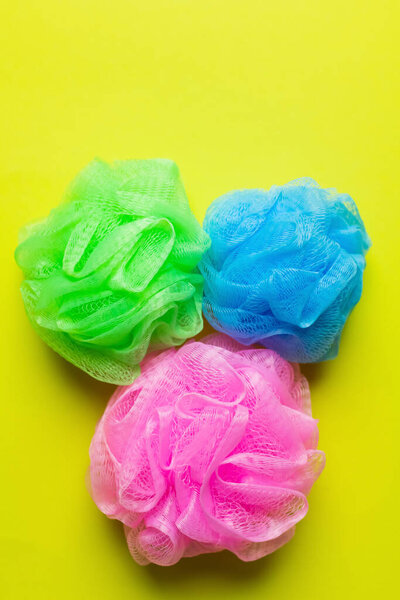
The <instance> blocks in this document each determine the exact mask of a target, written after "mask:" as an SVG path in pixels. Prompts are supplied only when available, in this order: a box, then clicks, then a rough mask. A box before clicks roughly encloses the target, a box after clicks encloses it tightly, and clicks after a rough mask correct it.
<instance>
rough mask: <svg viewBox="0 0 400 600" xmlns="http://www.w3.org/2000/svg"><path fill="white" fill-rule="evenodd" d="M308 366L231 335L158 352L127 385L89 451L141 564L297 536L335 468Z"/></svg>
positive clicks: (96, 477) (250, 552)
mask: <svg viewBox="0 0 400 600" xmlns="http://www.w3.org/2000/svg"><path fill="white" fill-rule="evenodd" d="M317 442H318V428H317V422H316V421H315V420H314V419H313V418H312V417H311V405H310V396H309V389H308V384H307V381H306V379H305V378H304V377H303V376H302V375H301V373H300V370H299V368H298V366H297V365H291V364H290V363H288V362H286V361H285V360H284V359H282V358H281V357H280V356H279V355H278V354H276V353H275V352H274V351H272V350H267V349H254V348H244V347H243V346H241V345H240V344H238V343H237V342H235V341H234V340H232V339H230V338H228V337H227V336H224V335H222V334H215V335H211V336H209V337H207V338H205V339H204V340H203V341H202V342H188V343H186V344H185V345H184V346H183V347H181V348H180V349H179V350H176V349H170V350H167V351H165V352H163V353H162V354H159V355H158V356H150V357H149V358H147V359H146V360H145V361H144V363H143V368H142V374H141V375H140V376H139V377H138V378H137V379H136V380H135V382H134V383H133V384H132V385H130V386H127V387H121V388H119V389H117V391H116V393H115V394H114V395H113V396H112V398H111V400H110V402H109V404H108V406H107V408H106V410H105V413H104V415H103V417H102V418H101V420H100V422H99V424H98V426H97V429H96V432H95V435H94V438H93V440H92V443H91V447H90V457H91V467H90V474H91V486H92V494H93V498H94V500H95V502H96V504H97V506H98V507H99V508H100V510H101V511H102V512H103V513H105V514H106V515H107V516H109V517H111V518H113V519H119V520H120V521H122V522H123V523H124V526H125V533H126V537H127V542H128V546H129V550H130V552H131V554H132V556H133V558H134V559H135V560H136V561H137V562H138V563H139V564H142V565H144V564H148V563H149V562H153V563H156V564H159V565H172V564H174V563H176V562H177V561H179V560H180V558H181V557H184V556H195V555H197V554H202V553H206V552H217V551H220V550H223V549H228V550H230V551H232V552H234V553H235V554H236V555H237V556H238V557H239V558H241V559H242V560H245V561H249V560H255V559H257V558H260V557H262V556H265V555H266V554H269V553H271V552H273V551H274V550H276V549H277V548H279V547H280V546H282V545H283V544H284V543H286V542H287V541H288V540H289V539H290V538H291V537H292V535H293V533H294V526H295V524H296V523H297V522H298V521H299V520H300V519H302V518H303V517H304V515H305V514H306V512H307V500H306V494H307V493H308V491H309V490H310V488H311V486H312V484H313V483H314V481H315V480H316V479H317V477H318V475H319V474H320V472H321V470H322V468H323V466H324V454H323V452H321V451H319V450H317V449H316V448H317Z"/></svg>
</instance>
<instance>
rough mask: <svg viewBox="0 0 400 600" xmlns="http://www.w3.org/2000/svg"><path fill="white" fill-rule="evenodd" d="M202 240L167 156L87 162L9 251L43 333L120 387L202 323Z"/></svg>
mask: <svg viewBox="0 0 400 600" xmlns="http://www.w3.org/2000/svg"><path fill="white" fill-rule="evenodd" d="M208 246H209V238H208V236H207V235H206V234H205V233H204V232H203V230H202V229H201V227H200V225H199V224H198V223H197V221H196V219H195V217H194V215H193V214H192V212H191V210H190V208H189V204H188V201H187V197H186V194H185V191H184V188H183V185H182V182H181V179H180V176H179V170H178V168H177V166H176V165H175V163H174V162H172V161H169V160H161V159H160V160H129V161H118V162H115V163H112V164H111V165H108V164H106V163H105V162H102V161H100V160H95V161H93V162H92V163H90V164H89V165H88V166H87V167H86V168H85V169H84V170H83V171H82V172H81V173H80V174H79V175H78V177H77V178H76V179H75V180H74V181H73V183H72V184H71V186H70V189H69V190H68V192H67V195H66V200H65V202H64V203H63V204H61V205H60V206H59V207H58V208H56V209H55V210H53V211H52V212H51V213H50V215H49V216H48V218H47V219H45V220H44V221H41V222H39V223H35V224H33V225H29V226H27V227H25V229H24V230H23V231H22V232H21V242H20V244H19V246H18V248H17V250H16V260H17V263H18V265H19V266H20V267H21V269H22V270H23V272H24V275H25V281H24V282H23V283H22V286H21V292H22V296H23V300H24V303H25V307H26V310H27V313H28V316H29V318H30V320H31V322H32V324H33V326H34V327H35V329H36V330H37V332H38V333H39V335H40V336H41V338H42V339H43V340H44V341H45V342H46V343H47V344H48V345H49V346H51V347H52V348H53V349H54V350H55V351H56V352H58V353H59V354H61V355H62V356H63V357H64V358H66V359H67V360H69V361H70V362H72V363H73V364H75V365H77V366H78V367H80V368H81V369H83V370H84V371H86V372H87V373H89V374H90V375H92V376H93V377H96V378H97V379H100V380H102V381H107V382H110V383H118V384H127V383H130V382H132V380H133V379H134V378H135V376H136V375H137V374H138V373H139V368H138V363H139V362H140V361H141V359H142V358H143V357H144V355H145V353H146V351H147V350H148V348H150V349H151V350H155V349H159V348H163V347H167V346H176V345H179V344H181V343H182V342H184V341H185V339H187V338H188V337H191V336H193V335H195V334H196V333H198V332H199V331H200V330H201V328H202V325H203V322H202V316H201V301H202V290H203V278H202V276H201V275H200V274H199V272H198V271H197V268H196V267H197V263H198V262H199V260H200V258H201V256H202V254H203V252H204V251H205V250H206V249H207V248H208Z"/></svg>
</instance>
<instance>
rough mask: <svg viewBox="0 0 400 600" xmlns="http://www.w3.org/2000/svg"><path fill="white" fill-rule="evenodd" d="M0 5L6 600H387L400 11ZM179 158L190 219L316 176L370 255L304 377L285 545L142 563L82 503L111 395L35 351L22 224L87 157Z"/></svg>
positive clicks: (395, 493)
mask: <svg viewBox="0 0 400 600" xmlns="http://www.w3.org/2000/svg"><path fill="white" fill-rule="evenodd" d="M4 4H5V5H3V6H2V7H1V8H0V27H1V40H0V57H1V58H0V61H1V82H0V86H1V87H0V120H1V123H0V146H1V149H0V180H1V181H0V197H1V209H2V220H1V251H2V286H3V291H2V294H1V302H2V304H3V305H2V310H1V318H2V319H3V322H2V323H1V333H2V337H1V365H2V370H4V372H3V374H2V377H1V380H0V381H1V387H2V399H1V405H0V406H1V408H0V410H1V421H0V453H1V476H0V486H1V488H2V489H1V492H0V515H1V521H2V524H1V527H0V578H1V582H0V596H1V597H2V598H4V599H5V600H9V599H18V600H19V599H21V598H27V599H30V600H31V599H32V600H35V599H36V598H40V599H54V598H57V599H64V598H68V599H74V600H75V599H76V600H80V599H89V598H95V599H98V600H103V599H118V600H125V599H130V600H131V599H135V598H140V599H141V600H142V599H143V600H146V599H147V598H151V599H153V598H157V597H162V598H171V599H174V600H179V599H180V598H182V599H183V598H190V599H193V600H195V599H197V598H209V599H211V600H213V599H214V598H227V599H228V598H229V600H235V599H236V598H238V599H239V598H246V597H249V598H254V599H256V600H257V599H260V600H261V599H265V598H267V599H272V598H273V599H275V598H276V599H279V600H286V599H293V598H296V599H303V598H304V599H314V598H315V599H318V600H325V599H336V598H340V599H341V598H352V599H354V598H363V599H365V598H375V597H376V596H377V595H379V597H380V598H385V597H387V598H393V597H395V596H396V593H397V592H398V585H397V584H398V570H399V567H398V549H399V543H400V538H399V527H398V515H399V485H398V480H397V482H396V477H397V478H398V477H399V472H398V471H399V468H398V466H399V450H398V447H399V443H400V429H399V426H400V423H399V415H400V408H399V407H400V402H399V400H400V398H399V383H398V382H399V367H398V351H399V326H398V320H399V297H400V296H399V294H400V284H399V277H398V273H399V259H400V252H399V230H400V210H399V203H400V200H399V185H398V177H397V176H396V175H397V174H396V171H397V172H398V169H399V147H398V142H399V127H398V126H399V121H398V110H399V100H400V95H399V85H398V81H397V82H396V80H395V76H396V72H398V69H399V66H400V65H399V60H398V58H399V53H398V51H399V45H398V41H397V40H398V38H399V30H398V20H399V17H400V14H399V10H398V8H396V6H397V7H398V3H397V2H396V1H395V0H393V1H385V0H379V1H378V0H377V1H375V2H374V1H372V2H366V1H365V0H357V1H352V0H343V1H342V0H339V1H333V2H324V1H322V0H321V1H307V0H306V1H304V0H279V1H275V0H274V1H273V0H265V1H258V2H257V1H255V0H243V1H242V2H238V1H234V0H223V1H218V0H216V1H213V2H211V1H208V0H199V1H183V0H180V1H179V0H168V1H167V0H165V1H161V0H159V1H155V0H142V1H140V2H139V1H137V0H64V1H61V0H25V1H21V0H10V1H9V2H5V3H4ZM95 156H99V157H102V158H104V159H106V160H112V159H122V158H149V157H168V158H172V159H174V160H176V162H177V163H178V165H179V166H180V169H181V173H182V176H183V179H184V182H185V185H186V188H187V191H188V194H189V197H190V202H191V205H192V207H193V210H194V211H195V213H196V215H197V217H198V218H199V219H200V220H202V219H203V216H204V213H205V211H206V208H207V206H208V204H209V203H210V202H211V201H212V200H213V199H214V198H215V197H216V196H218V195H220V194H222V193H224V192H226V191H228V190H231V189H234V188H241V187H265V188H268V187H270V186H271V185H272V184H275V183H285V182H287V181H289V180H291V179H294V178H297V177H300V176H311V177H314V178H315V179H317V180H318V182H319V183H320V184H322V185H323V186H327V187H329V186H333V187H337V188H338V189H339V190H340V191H343V192H348V193H350V194H351V195H352V196H353V197H354V199H355V200H356V202H357V204H358V206H359V209H360V212H361V215H362V217H363V219H364V221H365V224H366V227H367V229H368V231H369V233H370V236H371V238H372V240H373V244H374V245H373V248H372V250H371V251H370V253H369V255H368V265H367V270H366V273H365V287H364V294H363V298H362V301H361V303H360V304H359V305H358V307H357V308H356V309H355V311H354V313H353V314H352V316H351V318H350V321H349V323H348V325H347V327H346V328H345V332H344V335H343V339H342V345H341V350H340V353H339V357H338V358H337V359H336V360H335V361H332V362H329V363H326V364H322V365H317V366H312V367H307V368H305V369H304V370H305V372H306V374H307V375H308V376H309V377H310V384H311V391H312V399H313V407H314V414H315V415H316V416H317V417H318V418H319V419H320V432H321V436H320V447H321V448H322V449H323V450H325V452H326V454H327V466H326V469H325V471H324V473H323V474H322V476H321V478H320V480H319V481H318V482H317V484H316V485H315V487H314V489H313V491H312V493H311V495H310V511H309V514H308V515H307V517H306V518H305V520H304V521H303V522H302V523H301V524H300V525H299V526H298V528H297V533H296V536H295V538H294V539H293V541H292V542H290V543H289V544H288V545H287V546H286V547H284V548H283V549H281V550H280V551H278V552H277V553H276V554H275V555H272V556H271V557H267V558H266V559H263V560H260V561H259V562H257V563H252V564H243V563H240V562H239V561H238V560H237V559H235V558H234V557H232V556H231V555H229V554H227V553H222V554H220V555H212V556H206V557H201V558H197V559H187V560H184V561H182V562H181V563H180V564H179V565H177V566H175V567H171V568H164V569H163V568H160V567H155V566H152V567H147V568H143V567H139V566H137V565H136V564H135V563H134V562H133V561H132V560H131V558H130V556H129V554H128V550H127V548H126V544H125V540H124V537H123V533H122V529H121V527H120V525H119V524H118V523H115V522H111V521H108V520H107V519H106V518H105V517H103V516H102V515H101V514H100V513H99V511H98V510H97V509H96V507H95V506H94V504H93V503H92V501H91V499H90V498H89V495H88V493H87V491H86V488H85V482H84V480H85V472H86V469H87V466H88V446H89V442H90V439H91V436H92V433H93V430H94V426H95V423H96V421H97V420H98V419H99V417H100V415H101V413H102V411H103V409H104V406H105V403H106V400H107V398H108V396H109V394H110V392H111V391H112V387H111V386H108V385H103V384H100V383H97V382H96V381H94V380H91V379H90V378H89V377H88V376H86V375H84V374H82V373H80V372H79V371H78V370H77V369H75V368H73V367H72V366H70V365H69V364H67V363H66V362H65V361H63V360H62V359H60V358H59V357H58V356H56V355H55V354H54V353H53V352H52V351H51V350H49V349H48V348H47V347H45V345H44V344H43V343H42V342H41V341H40V340H39V338H38V337H37V336H36V334H35V333H34V332H33V330H32V329H31V327H30V326H29V324H28V320H27V318H26V316H25V314H24V309H23V305H22V301H21V298H20V295H19V291H18V287H19V283H20V281H21V275H20V273H19V271H18V269H17V267H16V265H15V264H14V261H13V256H12V255H13V251H14V248H15V245H16V241H17V230H18V229H19V227H20V226H21V225H22V224H24V223H25V222H26V221H30V220H33V219H36V218H38V217H41V216H44V215H46V214H47V213H48V211H49V210H50V209H51V208H52V207H53V206H54V205H56V204H57V203H58V202H59V201H60V199H61V197H62V195H63V190H64V188H65V187H66V185H67V183H68V182H69V181H70V180H71V179H72V177H73V176H74V175H75V174H76V173H77V172H78V171H79V170H80V169H81V168H82V167H83V166H84V165H85V164H86V163H87V162H89V161H90V160H91V159H92V158H93V157H95Z"/></svg>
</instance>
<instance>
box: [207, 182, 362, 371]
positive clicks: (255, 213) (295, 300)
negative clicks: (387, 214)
mask: <svg viewBox="0 0 400 600" xmlns="http://www.w3.org/2000/svg"><path fill="white" fill-rule="evenodd" d="M204 229H205V231H206V232H207V233H208V234H209V236H210V237H211V248H210V250H209V251H208V252H207V253H206V254H205V255H204V258H203V260H202V262H201V263H200V270H201V272H202V274H203V275H204V279H205V284H204V304H203V310H204V314H205V316H206V318H207V320H208V321H209V322H210V323H211V325H213V327H215V329H217V330H219V331H222V332H223V333H226V334H228V335H230V336H232V337H233V338H234V339H236V340H237V341H239V342H241V343H243V344H246V345H248V344H253V343H260V344H261V345H263V346H266V347H267V348H272V349H273V350H276V352H279V354H280V355H281V356H283V357H284V358H286V359H287V360H290V361H295V362H314V361H320V360H325V359H329V358H334V357H335V356H336V354H337V351H338V347H339V339H340V335H341V332H342V329H343V326H344V324H345V322H346V319H347V317H348V316H349V314H350V312H351V310H352V308H353V307H354V305H355V304H356V303H357V302H358V300H359V299H360V296H361V290H362V276H363V271H364V268H365V254H366V252H367V250H368V248H369V246H370V240H369V238H368V235H367V233H366V231H365V228H364V224H363V222H362V220H361V218H360V215H359V213H358V210H357V207H356V205H355V203H354V201H353V200H352V199H351V198H350V196H348V195H346V194H339V193H338V192H336V190H334V189H322V188H321V187H320V186H319V185H318V184H317V183H316V182H315V181H313V180H312V179H306V178H305V179H299V180H296V181H293V182H291V183H289V184H287V185H283V186H274V187H272V188H271V189H270V190H269V191H264V190H243V191H234V192H230V193H228V194H226V195H224V196H222V197H221V198H219V199H217V200H216V201H215V202H214V203H213V204H212V205H211V206H210V207H209V209H208V211H207V214H206V217H205V221H204Z"/></svg>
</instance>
